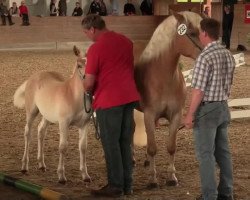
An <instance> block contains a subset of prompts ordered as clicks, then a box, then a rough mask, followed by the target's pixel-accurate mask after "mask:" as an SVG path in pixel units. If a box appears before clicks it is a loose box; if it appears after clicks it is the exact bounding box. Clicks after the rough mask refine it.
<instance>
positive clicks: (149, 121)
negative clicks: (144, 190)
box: [144, 111, 158, 188]
mask: <svg viewBox="0 0 250 200" xmlns="http://www.w3.org/2000/svg"><path fill="white" fill-rule="evenodd" d="M144 123H145V128H146V133H147V154H148V159H149V162H150V165H149V172H150V177H149V187H150V188H155V187H157V186H158V181H157V177H156V168H155V155H156V152H157V147H156V142H155V135H154V132H155V116H153V115H152V112H150V111H145V112H144Z"/></svg>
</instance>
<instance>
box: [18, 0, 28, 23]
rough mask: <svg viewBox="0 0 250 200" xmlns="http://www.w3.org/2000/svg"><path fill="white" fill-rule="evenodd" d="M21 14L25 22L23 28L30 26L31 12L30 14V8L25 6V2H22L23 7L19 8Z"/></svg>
mask: <svg viewBox="0 0 250 200" xmlns="http://www.w3.org/2000/svg"><path fill="white" fill-rule="evenodd" d="M19 14H20V16H21V17H22V20H23V23H22V25H23V26H29V25H30V23H29V12H28V8H27V6H26V5H25V2H24V1H21V6H19Z"/></svg>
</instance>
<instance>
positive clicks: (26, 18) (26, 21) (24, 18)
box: [22, 14, 30, 25]
mask: <svg viewBox="0 0 250 200" xmlns="http://www.w3.org/2000/svg"><path fill="white" fill-rule="evenodd" d="M22 20H23V25H29V24H30V23H29V15H28V14H22Z"/></svg>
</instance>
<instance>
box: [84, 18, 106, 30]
mask: <svg viewBox="0 0 250 200" xmlns="http://www.w3.org/2000/svg"><path fill="white" fill-rule="evenodd" d="M82 26H83V28H84V29H87V30H89V29H90V28H91V27H93V28H96V29H99V30H102V29H104V28H106V24H105V21H104V20H103V19H102V17H101V16H100V15H96V14H89V15H87V16H86V17H84V18H83V20H82Z"/></svg>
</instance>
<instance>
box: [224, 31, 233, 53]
mask: <svg viewBox="0 0 250 200" xmlns="http://www.w3.org/2000/svg"><path fill="white" fill-rule="evenodd" d="M230 38H231V31H230V30H229V29H225V30H223V34H222V42H223V43H224V44H225V45H226V48H227V49H230Z"/></svg>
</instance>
